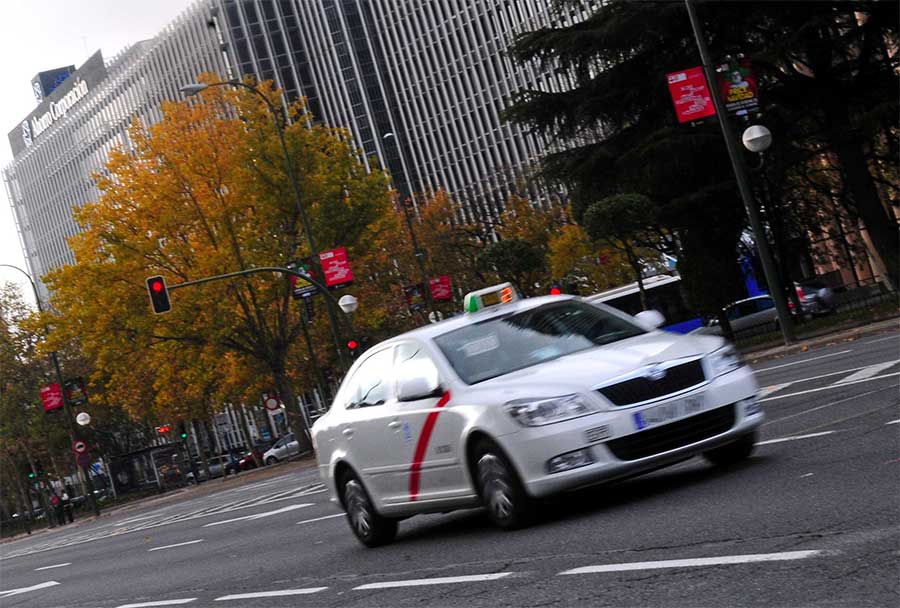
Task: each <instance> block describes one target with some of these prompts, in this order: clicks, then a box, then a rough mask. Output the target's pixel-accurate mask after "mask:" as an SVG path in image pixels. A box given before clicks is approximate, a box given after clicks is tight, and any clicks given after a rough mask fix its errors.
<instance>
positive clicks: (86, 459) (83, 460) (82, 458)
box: [75, 452, 91, 467]
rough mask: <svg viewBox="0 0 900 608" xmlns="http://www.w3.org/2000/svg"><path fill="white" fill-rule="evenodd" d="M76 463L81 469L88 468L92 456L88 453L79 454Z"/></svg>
mask: <svg viewBox="0 0 900 608" xmlns="http://www.w3.org/2000/svg"><path fill="white" fill-rule="evenodd" d="M75 462H76V463H78V466H80V467H86V466H88V465H89V464H91V455H90V454H88V453H87V452H84V453H79V454H78V455H77V456H75Z"/></svg>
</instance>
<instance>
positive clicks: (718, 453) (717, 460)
mask: <svg viewBox="0 0 900 608" xmlns="http://www.w3.org/2000/svg"><path fill="white" fill-rule="evenodd" d="M756 438H757V437H756V431H753V432H752V433H748V434H746V435H744V436H743V437H741V438H740V439H738V440H737V441H733V442H731V443H728V444H725V445H723V446H722V447H718V448H715V449H712V450H709V451H708V452H704V453H703V457H704V458H706V460H708V461H709V462H710V463H711V464H714V465H716V466H720V467H723V466H729V465H733V464H737V463H739V462H741V461H742V460H746V459H747V458H749V457H750V454H752V453H753V449H754V448H755V447H756Z"/></svg>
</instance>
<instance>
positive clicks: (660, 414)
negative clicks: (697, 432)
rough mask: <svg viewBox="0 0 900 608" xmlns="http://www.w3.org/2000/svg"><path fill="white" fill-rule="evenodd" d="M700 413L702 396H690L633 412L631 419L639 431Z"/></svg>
mask: <svg viewBox="0 0 900 608" xmlns="http://www.w3.org/2000/svg"><path fill="white" fill-rule="evenodd" d="M701 411H703V395H692V396H690V397H686V398H684V399H679V400H678V401H671V402H669V403H664V404H662V405H657V406H656V407H651V408H647V409H645V410H642V411H640V412H634V413H633V414H632V417H633V418H634V425H635V426H636V427H637V430H639V431H640V430H642V429H648V428H651V427H654V426H659V425H661V424H665V423H667V422H671V421H673V420H678V419H679V418H684V417H686V416H691V415H693V414H697V413H699V412H701Z"/></svg>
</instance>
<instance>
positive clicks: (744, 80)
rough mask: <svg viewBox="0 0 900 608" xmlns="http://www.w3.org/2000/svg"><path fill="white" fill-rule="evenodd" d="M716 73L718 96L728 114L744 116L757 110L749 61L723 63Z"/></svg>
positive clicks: (755, 88) (756, 95)
mask: <svg viewBox="0 0 900 608" xmlns="http://www.w3.org/2000/svg"><path fill="white" fill-rule="evenodd" d="M717 71H718V80H719V94H720V95H721V96H722V101H723V102H724V104H725V110H726V111H727V112H728V113H729V114H734V115H735V116H744V115H746V114H748V113H749V112H753V111H756V110H757V109H758V108H759V92H758V90H757V83H756V74H754V73H753V70H752V69H751V68H750V60H749V59H736V60H734V61H730V62H728V63H723V64H722V65H720V66H719V68H718V70H717Z"/></svg>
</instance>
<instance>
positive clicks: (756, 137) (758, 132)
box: [741, 125, 772, 152]
mask: <svg viewBox="0 0 900 608" xmlns="http://www.w3.org/2000/svg"><path fill="white" fill-rule="evenodd" d="M741 141H742V142H744V147H745V148H747V149H748V150H750V151H751V152H765V151H766V150H768V149H769V146H771V145H772V132H771V131H769V130H768V129H767V128H765V127H764V126H762V125H751V126H749V127H747V128H746V129H745V130H744V134H743V135H742V136H741Z"/></svg>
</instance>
